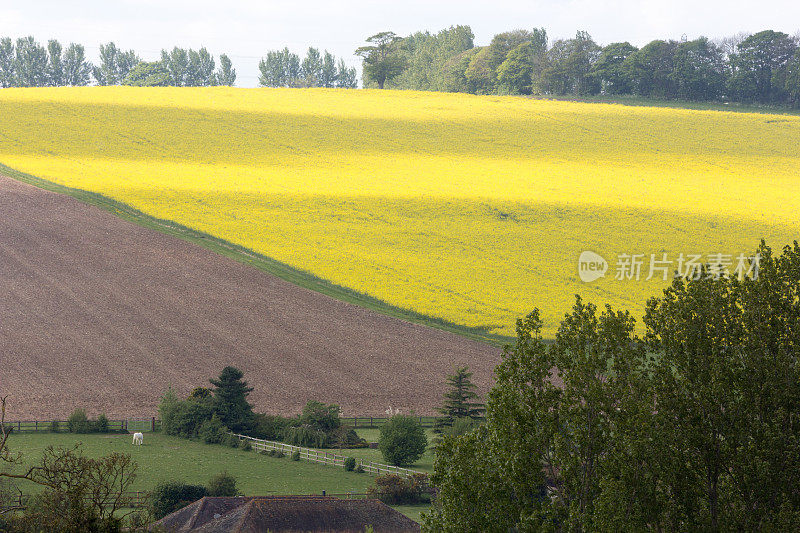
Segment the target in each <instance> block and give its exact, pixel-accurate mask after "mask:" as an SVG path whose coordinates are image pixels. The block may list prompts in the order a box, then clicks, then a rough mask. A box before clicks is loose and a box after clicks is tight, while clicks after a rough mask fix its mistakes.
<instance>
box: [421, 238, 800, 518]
mask: <svg viewBox="0 0 800 533" xmlns="http://www.w3.org/2000/svg"><path fill="white" fill-rule="evenodd" d="M758 254H759V257H760V268H759V272H758V277H757V279H743V280H739V279H736V278H726V277H718V276H714V275H711V274H712V273H711V271H705V272H704V274H707V275H704V276H701V278H700V279H696V280H688V281H685V280H682V279H676V280H675V281H674V283H673V284H672V286H671V287H670V288H668V289H667V290H665V291H664V294H663V296H662V297H660V298H653V299H651V300H650V302H649V303H648V306H647V312H646V315H645V318H644V323H645V326H646V335H645V337H644V338H639V337H638V336H637V335H636V333H635V332H636V327H635V322H634V319H633V318H632V317H631V316H630V314H629V313H627V312H619V311H614V310H613V309H611V308H610V307H609V306H606V307H605V309H604V310H602V311H600V310H598V309H597V308H596V307H595V306H594V305H592V304H590V303H585V302H583V301H582V300H581V299H580V298H577V299H576V302H575V306H574V308H573V310H572V312H571V313H570V314H568V315H567V316H566V317H565V318H564V320H563V322H562V324H561V327H560V328H559V330H558V333H557V335H556V339H555V342H554V344H553V345H552V346H548V345H546V344H545V343H544V341H543V339H542V338H541V335H540V331H541V325H542V324H541V321H540V319H539V314H538V312H537V311H534V312H532V313H531V314H530V315H529V316H528V317H526V318H525V319H524V320H520V321H518V324H517V342H516V344H515V345H514V346H511V347H509V348H507V349H506V351H505V354H504V356H503V361H502V363H501V364H500V365H499V366H498V367H497V370H496V376H497V384H496V386H495V387H494V388H493V389H492V391H491V393H490V395H489V402H488V405H487V422H486V423H485V424H484V425H483V426H481V427H479V428H478V429H476V430H474V431H471V432H469V433H467V434H465V435H463V436H461V437H457V438H451V439H445V440H444V441H443V442H442V444H441V445H440V447H439V449H440V453H438V454H437V457H436V464H435V473H434V476H433V478H432V481H433V483H434V485H435V486H436V487H437V488H438V490H439V497H438V498H437V503H436V505H435V507H434V509H433V512H432V514H431V516H430V517H429V518H428V519H427V521H426V529H427V530H430V531H508V530H517V531H539V530H548V531H646V530H656V531H764V530H769V531H788V530H797V529H798V527H800V494H798V493H797V491H796V490H794V487H796V486H797V485H798V483H800V443H798V440H797V437H796V436H797V435H798V431H800V416H798V415H800V362H799V361H798V358H797V354H798V353H800V246H799V245H798V244H797V243H794V245H793V246H792V247H786V248H785V249H784V251H783V254H782V255H781V256H777V257H776V256H773V253H772V251H771V250H770V249H769V248H768V247H767V246H766V245H764V244H763V243H762V245H761V247H760V248H759V250H758Z"/></svg>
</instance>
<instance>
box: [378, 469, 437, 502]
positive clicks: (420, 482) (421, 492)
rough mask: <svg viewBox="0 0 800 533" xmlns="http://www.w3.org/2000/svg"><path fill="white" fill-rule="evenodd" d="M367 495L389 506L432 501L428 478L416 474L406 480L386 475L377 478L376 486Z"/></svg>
mask: <svg viewBox="0 0 800 533" xmlns="http://www.w3.org/2000/svg"><path fill="white" fill-rule="evenodd" d="M367 494H368V495H369V496H371V497H373V498H378V499H379V500H381V501H382V502H383V503H386V504H388V505H408V504H414V503H422V502H425V501H429V500H430V495H429V494H428V476H426V475H425V474H414V475H413V476H412V477H410V478H408V479H406V478H403V477H401V476H398V475H397V474H385V475H383V476H378V477H376V478H375V485H374V486H372V487H370V488H368V489H367Z"/></svg>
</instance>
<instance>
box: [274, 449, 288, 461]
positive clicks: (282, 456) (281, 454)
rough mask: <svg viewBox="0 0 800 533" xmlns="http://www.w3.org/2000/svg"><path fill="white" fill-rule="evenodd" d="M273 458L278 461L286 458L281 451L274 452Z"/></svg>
mask: <svg viewBox="0 0 800 533" xmlns="http://www.w3.org/2000/svg"><path fill="white" fill-rule="evenodd" d="M275 457H277V458H278V459H283V458H284V457H286V454H285V453H283V452H282V451H280V450H277V451H276V452H275Z"/></svg>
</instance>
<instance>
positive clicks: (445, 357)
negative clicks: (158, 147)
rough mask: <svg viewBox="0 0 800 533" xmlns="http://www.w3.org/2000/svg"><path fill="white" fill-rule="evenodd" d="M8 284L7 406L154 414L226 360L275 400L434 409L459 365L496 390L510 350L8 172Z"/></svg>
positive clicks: (0, 388)
mask: <svg viewBox="0 0 800 533" xmlns="http://www.w3.org/2000/svg"><path fill="white" fill-rule="evenodd" d="M0 281H2V292H0V394H2V395H8V397H9V400H8V416H7V419H39V420H45V419H51V418H59V419H63V418H65V417H66V416H67V415H68V414H69V413H70V412H71V411H72V410H73V409H75V408H76V407H84V408H86V409H87V411H89V413H90V414H97V413H99V412H105V413H106V414H107V415H108V416H109V417H110V418H118V417H128V416H132V417H139V416H147V417H149V416H153V415H155V414H156V406H157V405H158V400H159V397H160V395H161V394H162V393H163V392H164V390H165V389H166V388H167V387H168V386H169V385H171V386H172V387H173V388H175V389H176V391H177V392H178V393H179V394H186V393H188V392H189V391H190V390H191V389H192V388H194V387H196V386H203V385H208V379H209V378H210V377H212V376H215V375H217V374H218V373H219V371H220V370H221V369H222V368H223V367H224V366H226V365H234V366H237V367H239V368H241V369H242V370H243V371H244V373H245V379H247V380H248V381H249V383H250V384H251V386H254V387H255V390H254V391H253V393H252V394H251V400H252V402H253V403H254V404H255V406H256V408H257V409H258V410H261V411H265V412H269V413H282V414H293V413H296V412H298V411H299V410H300V408H301V407H302V405H304V404H305V402H306V401H307V400H309V399H316V400H320V401H325V402H335V403H339V404H340V405H341V406H342V409H343V415H344V416H354V415H359V416H360V415H381V414H383V412H384V410H386V408H387V407H388V406H389V405H391V406H392V407H396V408H400V409H401V410H402V411H403V412H408V411H409V410H411V409H413V410H415V411H416V412H417V413H418V414H433V408H434V407H435V406H436V405H438V404H439V403H440V402H441V397H442V394H443V392H444V379H445V376H446V374H447V373H449V372H452V370H453V368H454V367H455V366H456V365H469V366H470V368H471V369H472V370H473V371H474V373H475V376H474V380H475V382H476V383H477V384H478V385H479V387H480V389H481V392H482V393H485V392H486V391H487V390H488V387H489V386H490V383H491V379H492V377H491V376H492V370H493V368H494V366H495V365H496V364H497V363H498V362H499V356H500V351H499V349H497V348H494V347H492V346H489V345H486V344H482V343H480V342H477V341H472V340H469V339H465V338H462V337H459V336H457V335H454V334H450V333H447V332H444V331H440V330H438V329H434V328H429V327H425V326H420V325H416V324H411V323H408V322H404V321H402V320H399V319H395V318H391V317H388V316H384V315H381V314H379V313H376V312H373V311H370V310H367V309H364V308H361V307H358V306H355V305H352V304H348V303H344V302H341V301H338V300H335V299H332V298H329V297H327V296H324V295H322V294H319V293H316V292H313V291H311V290H307V289H304V288H301V287H298V286H295V285H292V284H291V283H288V282H286V281H283V280H282V279H280V278H277V277H274V276H271V275H269V274H266V273H264V272H262V271H260V270H257V269H256V268H253V267H250V266H247V265H244V264H241V263H239V262H236V261H234V260H232V259H229V258H227V257H224V256H221V255H218V254H215V253H213V252H211V251H209V250H206V249H204V248H202V247H199V246H194V245H192V244H189V243H187V242H184V241H182V240H180V239H178V238H175V237H171V236H168V235H164V234H161V233H159V232H156V231H152V230H149V229H146V228H143V227H140V226H138V225H136V224H133V223H130V222H127V221H124V220H122V219H119V218H117V217H115V216H113V215H111V214H110V213H108V212H106V211H103V210H102V209H99V208H96V207H93V206H90V205H87V204H83V203H81V202H79V201H78V200H75V199H73V198H71V197H68V196H64V195H59V194H55V193H51V192H47V191H44V190H42V189H39V188H36V187H33V186H30V185H26V184H23V183H20V182H17V181H14V180H12V179H9V178H5V177H2V176H0Z"/></svg>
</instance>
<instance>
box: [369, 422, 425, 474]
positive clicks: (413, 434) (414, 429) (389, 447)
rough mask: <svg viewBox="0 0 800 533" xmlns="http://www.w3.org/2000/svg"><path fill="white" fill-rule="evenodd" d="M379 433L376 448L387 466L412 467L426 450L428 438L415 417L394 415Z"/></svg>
mask: <svg viewBox="0 0 800 533" xmlns="http://www.w3.org/2000/svg"><path fill="white" fill-rule="evenodd" d="M380 432H381V434H380V437H379V438H378V448H379V449H380V451H381V453H382V454H383V458H384V460H386V461H387V462H388V463H389V464H393V465H397V466H409V465H412V464H414V463H415V462H416V461H417V460H418V459H419V458H420V457H422V456H423V455H424V454H425V450H426V449H427V448H428V437H427V436H425V430H424V429H423V428H422V424H420V423H419V420H417V418H416V417H413V416H408V415H401V414H397V415H394V416H393V417H391V418H390V419H389V420H387V421H386V422H385V423H384V424H383V425H382V426H381V429H380Z"/></svg>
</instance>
